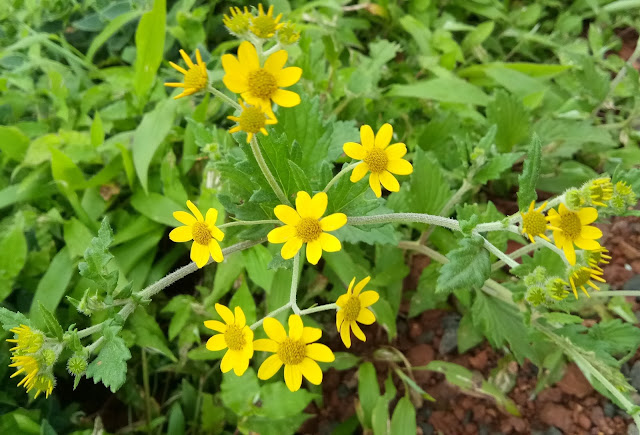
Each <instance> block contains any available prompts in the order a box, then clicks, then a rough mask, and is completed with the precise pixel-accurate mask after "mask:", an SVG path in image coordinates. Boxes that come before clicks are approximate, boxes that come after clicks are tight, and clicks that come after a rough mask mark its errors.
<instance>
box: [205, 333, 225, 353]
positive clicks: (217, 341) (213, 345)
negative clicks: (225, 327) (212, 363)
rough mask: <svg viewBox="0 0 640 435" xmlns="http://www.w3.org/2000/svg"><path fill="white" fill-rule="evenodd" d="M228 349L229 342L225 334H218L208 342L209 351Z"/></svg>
mask: <svg viewBox="0 0 640 435" xmlns="http://www.w3.org/2000/svg"><path fill="white" fill-rule="evenodd" d="M226 348H227V342H226V341H225V339H224V334H216V335H214V336H213V337H211V338H210V339H209V340H207V349H208V350H210V351H213V352H215V351H216V350H222V349H226Z"/></svg>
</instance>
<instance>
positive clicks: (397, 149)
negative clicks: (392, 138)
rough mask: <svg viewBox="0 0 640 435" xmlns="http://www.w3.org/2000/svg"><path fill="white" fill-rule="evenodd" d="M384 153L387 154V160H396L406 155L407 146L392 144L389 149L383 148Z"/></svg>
mask: <svg viewBox="0 0 640 435" xmlns="http://www.w3.org/2000/svg"><path fill="white" fill-rule="evenodd" d="M384 152H385V153H386V154H387V158H388V159H389V160H398V159H401V158H402V157H403V156H404V155H405V154H407V146H406V145H405V144H403V143H394V144H393V145H391V146H390V147H388V148H385V150H384Z"/></svg>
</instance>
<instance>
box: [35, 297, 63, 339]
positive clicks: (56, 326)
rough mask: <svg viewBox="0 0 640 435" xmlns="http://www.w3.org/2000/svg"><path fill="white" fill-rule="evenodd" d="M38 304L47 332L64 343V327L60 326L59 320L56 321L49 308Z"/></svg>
mask: <svg viewBox="0 0 640 435" xmlns="http://www.w3.org/2000/svg"><path fill="white" fill-rule="evenodd" d="M38 304H39V305H38V307H39V308H40V315H41V316H42V320H44V325H45V327H46V329H47V331H48V332H49V333H50V334H51V335H53V336H54V337H56V338H57V339H58V341H62V339H63V335H64V331H63V330H62V326H60V322H58V319H56V317H55V316H54V315H53V313H51V311H49V310H47V307H45V306H44V305H42V303H38Z"/></svg>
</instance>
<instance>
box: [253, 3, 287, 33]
mask: <svg viewBox="0 0 640 435" xmlns="http://www.w3.org/2000/svg"><path fill="white" fill-rule="evenodd" d="M281 19H282V14H278V16H277V17H275V18H274V17H273V5H271V6H269V9H268V10H267V13H266V14H265V13H264V8H263V7H262V3H260V4H259V5H258V16H257V17H252V18H251V26H250V29H251V33H253V34H254V35H256V36H257V37H258V38H263V39H267V38H271V37H272V36H273V35H275V33H276V31H277V30H279V29H280V28H281V27H282V23H280V20H281Z"/></svg>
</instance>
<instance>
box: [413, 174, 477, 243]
mask: <svg viewBox="0 0 640 435" xmlns="http://www.w3.org/2000/svg"><path fill="white" fill-rule="evenodd" d="M472 188H473V184H471V183H470V182H469V177H467V178H465V179H464V180H462V185H461V186H460V188H459V189H458V190H457V191H456V193H454V194H453V196H452V197H451V198H449V201H447V203H446V204H445V205H444V206H443V207H442V210H440V215H442V216H449V213H450V212H451V210H452V209H453V207H454V206H455V205H456V204H458V202H460V200H461V199H462V197H463V196H464V195H465V194H466V193H467V192H468V191H470V190H471V189H472ZM433 229H434V227H430V228H429V229H427V230H425V231H423V232H422V234H421V235H420V244H423V245H424V243H425V242H426V241H427V239H429V236H430V235H431V233H432V232H433Z"/></svg>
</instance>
